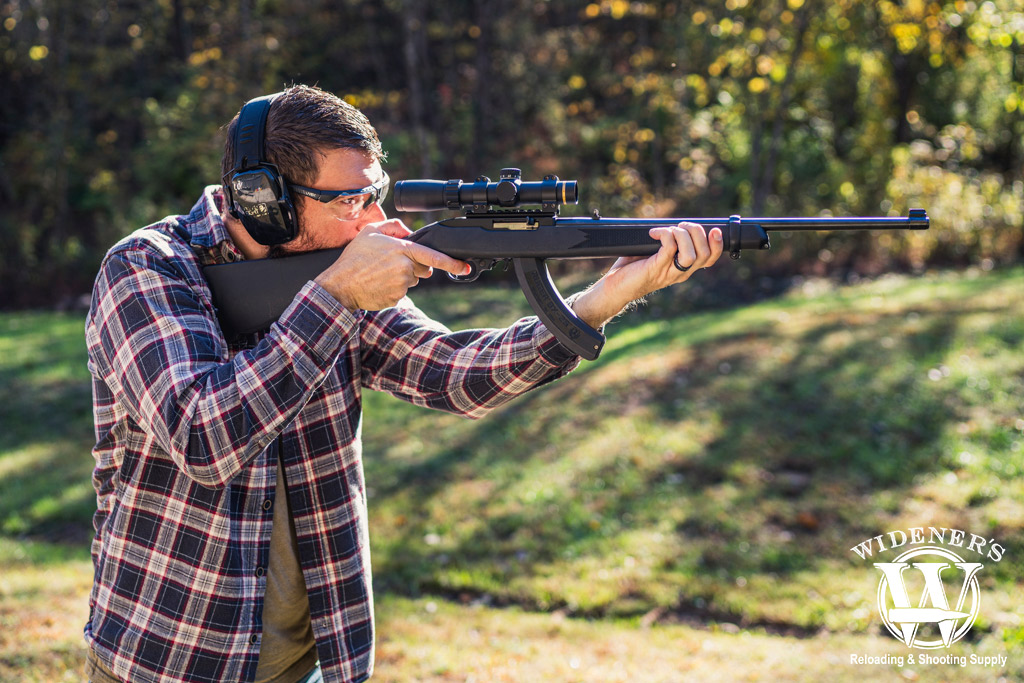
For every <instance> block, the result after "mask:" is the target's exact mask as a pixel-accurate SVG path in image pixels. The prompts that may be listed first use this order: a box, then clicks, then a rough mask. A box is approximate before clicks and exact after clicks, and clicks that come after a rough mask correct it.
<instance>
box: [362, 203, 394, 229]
mask: <svg viewBox="0 0 1024 683" xmlns="http://www.w3.org/2000/svg"><path fill="white" fill-rule="evenodd" d="M387 218H388V217H387V214H385V213H384V207H382V206H381V205H380V204H378V203H377V202H374V203H373V204H371V205H370V207H369V208H368V209H366V210H365V211H363V215H362V216H360V217H359V223H360V226H359V227H363V226H364V225H367V224H369V223H380V222H381V221H384V220H387Z"/></svg>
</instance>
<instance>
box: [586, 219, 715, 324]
mask: <svg viewBox="0 0 1024 683" xmlns="http://www.w3.org/2000/svg"><path fill="white" fill-rule="evenodd" d="M650 235H651V237H652V238H653V239H656V240H658V241H660V242H661V248H660V249H659V250H658V252H657V253H656V254H654V255H653V256H650V257H646V258H645V257H642V256H639V257H637V256H633V257H624V258H620V259H619V260H617V261H616V262H615V264H614V265H613V266H612V267H611V270H609V271H608V272H607V273H605V275H604V277H602V278H601V279H600V280H599V281H598V282H597V283H596V284H594V286H593V287H591V288H590V289H588V290H587V291H586V292H584V293H583V294H581V295H580V296H579V297H577V298H576V300H575V301H574V302H573V306H572V307H573V310H574V311H575V312H576V315H578V316H579V317H580V318H581V319H582V320H583V321H584V322H585V323H587V324H588V325H590V326H591V327H594V328H599V327H601V326H602V325H604V324H605V323H607V322H608V321H609V320H611V319H612V318H614V317H615V316H617V315H618V314H619V313H620V312H622V309H623V308H625V307H626V306H627V305H629V303H630V302H632V301H635V300H637V299H640V298H642V297H644V296H647V295H648V294H650V293H651V292H656V291H658V290H659V289H663V288H665V287H669V286H671V285H675V284H679V283H680V282H685V281H686V280H689V279H690V276H691V275H693V274H694V273H695V272H697V271H698V270H701V269H702V268H707V267H709V266H711V265H713V264H714V263H715V262H716V261H718V258H719V257H720V256H721V255H722V231H721V229H720V228H712V229H711V231H710V233H707V232H705V230H704V228H703V227H702V226H700V225H697V224H696V223H680V224H679V225H676V226H668V227H663V228H652V229H651V232H650Z"/></svg>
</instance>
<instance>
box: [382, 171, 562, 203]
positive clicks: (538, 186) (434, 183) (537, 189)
mask: <svg viewBox="0 0 1024 683" xmlns="http://www.w3.org/2000/svg"><path fill="white" fill-rule="evenodd" d="M521 177H522V173H521V172H520V170H519V169H518V168H503V169H501V176H500V177H499V179H498V182H496V183H494V182H491V179H490V178H488V177H487V176H480V177H479V178H477V179H476V182H472V183H464V182H462V181H461V180H448V181H444V180H400V181H398V182H397V183H395V208H396V209H398V210H399V211H441V210H443V209H451V210H454V211H461V210H477V211H486V210H487V207H488V206H492V205H497V206H501V207H506V208H513V207H517V206H519V205H520V204H541V205H542V206H543V207H544V209H545V210H552V211H557V207H558V206H559V205H561V204H576V203H577V202H578V201H579V195H578V193H577V189H576V181H575V180H559V179H558V176H556V175H549V176H545V177H544V180H540V181H527V182H523V181H522V180H521V179H520V178H521Z"/></svg>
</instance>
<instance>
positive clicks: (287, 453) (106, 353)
mask: <svg viewBox="0 0 1024 683" xmlns="http://www.w3.org/2000/svg"><path fill="white" fill-rule="evenodd" d="M223 201H224V200H223V196H222V193H221V191H220V189H219V187H217V186H211V187H209V188H207V189H206V191H205V192H204V195H203V197H202V198H201V199H200V200H199V201H198V202H197V203H196V205H195V207H194V208H193V209H192V212H191V213H190V214H189V215H188V216H173V217H169V218H167V219H165V220H164V221H162V222H160V223H157V224H155V225H153V226H150V227H148V228H143V229H141V230H139V231H137V232H136V233H134V234H132V235H130V236H128V237H126V238H125V239H124V240H122V241H121V242H119V243H118V244H117V245H116V246H114V247H113V248H112V249H111V250H110V252H109V253H108V254H107V256H106V258H105V259H104V261H103V264H102V266H101V269H100V272H99V275H98V277H97V280H96V285H95V288H94V291H93V299H92V307H91V309H90V312H89V316H88V319H87V322H86V339H87V342H88V347H89V370H90V372H91V373H92V377H93V409H94V416H95V426H96V446H95V447H94V449H93V456H94V458H95V460H96V466H95V470H94V473H93V484H94V486H95V488H96V494H97V511H96V513H95V515H94V519H93V524H94V527H95V531H96V533H95V537H94V539H93V543H92V556H93V563H94V569H95V577H94V584H93V589H92V593H91V596H90V617H89V622H88V623H87V624H86V626H85V637H86V640H87V641H88V644H89V646H90V648H91V649H92V651H93V653H94V654H95V656H97V657H98V658H99V660H100V661H101V662H102V663H103V664H105V665H106V666H107V668H109V669H110V670H111V671H113V672H114V673H116V674H117V675H118V676H119V677H121V678H123V679H125V680H131V681H136V682H150V681H247V680H251V679H252V677H253V675H254V673H255V671H256V663H257V658H258V654H259V648H260V631H261V619H262V606H263V596H264V593H265V590H266V576H265V567H266V566H267V562H268V559H269V557H268V556H269V546H270V531H271V521H272V519H273V505H274V495H275V473H276V467H277V462H278V459H281V461H282V463H283V466H284V470H285V476H286V478H287V482H288V495H289V502H290V504H291V509H292V514H293V516H294V522H295V531H296V534H297V537H298V545H299V555H300V558H299V559H300V564H301V567H302V573H303V577H304V578H305V582H306V586H307V590H308V593H309V604H310V612H311V618H312V626H313V632H314V635H315V638H316V646H317V653H318V655H319V657H320V662H321V666H322V668H323V673H324V678H325V680H328V681H361V680H365V679H367V678H368V677H369V676H370V674H371V672H372V669H373V640H374V632H373V597H372V591H371V578H370V557H369V544H368V539H367V512H366V493H365V491H366V489H365V487H364V482H363V468H362V454H361V449H360V425H361V402H360V391H361V389H362V388H363V387H367V388H370V389H376V390H382V391H387V392H389V393H391V394H393V395H396V396H399V397H401V398H403V399H406V400H408V401H411V402H413V403H415V404H418V405H423V406H429V407H431V408H438V409H441V410H446V411H450V412H453V413H457V414H460V415H465V416H468V417H479V416H481V415H483V414H484V413H486V412H487V411H488V410H490V409H492V408H495V407H496V406H499V405H501V404H503V403H505V402H506V401H508V400H510V399H512V398H513V397H515V396H517V395H519V394H522V393H524V392H526V391H528V390H530V389H532V388H534V387H536V386H539V385H541V384H544V383H546V382H548V381H551V380H553V379H556V378H557V377H560V376H562V375H564V374H565V373H566V372H568V371H569V370H571V369H572V368H573V367H575V365H576V364H577V363H578V362H579V359H578V357H576V356H573V355H572V354H571V353H570V352H569V351H568V350H567V349H565V348H564V347H563V346H562V345H561V344H559V343H558V342H557V341H556V340H555V339H554V338H553V337H552V336H551V334H550V333H549V332H548V331H547V330H546V329H545V328H544V326H543V325H541V324H540V323H539V322H538V321H537V320H536V319H535V318H525V319H523V320H520V321H518V322H517V323H515V324H514V325H512V326H511V327H510V328H508V329H507V330H471V331H465V332H456V333H452V332H450V331H449V330H447V329H446V328H444V327H443V326H441V325H439V324H438V323H436V322H434V321H432V320H430V319H428V318H427V317H426V316H424V315H423V314H422V313H421V312H420V311H419V310H417V309H416V308H415V306H414V305H413V304H412V302H410V301H409V300H408V299H405V300H403V301H402V302H400V303H399V305H398V306H396V307H394V308H390V309H387V310H384V311H380V312H374V313H370V312H366V311H349V310H346V309H345V308H343V307H342V306H341V305H339V304H338V302H337V301H335V300H334V299H333V298H332V297H331V296H330V295H329V294H328V293H327V292H326V291H325V290H323V289H322V288H320V286H319V285H317V284H316V283H314V282H308V283H306V285H305V286H304V287H303V288H302V290H301V291H300V292H299V293H298V294H297V295H296V297H295V299H294V300H293V302H292V304H291V305H290V306H289V308H288V309H287V310H286V311H285V312H284V314H282V316H281V318H280V319H279V320H278V322H277V323H275V324H274V325H273V326H272V327H271V328H270V330H269V331H268V332H267V333H266V334H265V335H261V338H260V339H258V340H253V343H254V345H251V347H250V348H238V347H233V346H229V345H228V343H227V342H226V340H225V338H224V336H223V334H222V333H221V330H220V327H219V325H218V323H217V317H216V314H215V311H214V308H213V305H212V300H211V295H210V290H209V288H208V286H207V284H206V281H205V280H204V279H203V277H202V274H201V271H200V267H201V265H204V264H206V263H211V262H223V261H224V260H234V259H238V258H241V255H240V253H239V252H238V251H237V250H236V249H235V247H234V245H233V244H232V243H231V241H230V239H229V238H228V233H227V231H226V229H225V227H224V224H223V222H222V220H221V210H222V209H223Z"/></svg>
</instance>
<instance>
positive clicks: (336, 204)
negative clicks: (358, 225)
mask: <svg viewBox="0 0 1024 683" xmlns="http://www.w3.org/2000/svg"><path fill="white" fill-rule="evenodd" d="M288 187H289V189H291V190H292V192H294V193H295V194H301V195H302V196H303V197H309V198H310V199H315V200H317V201H318V202H323V203H324V204H327V205H328V206H331V207H333V208H335V209H338V210H339V211H340V212H341V213H342V214H344V215H343V216H342V217H343V218H355V217H357V216H359V214H361V213H362V212H363V211H365V210H366V209H368V208H370V207H371V206H373V205H374V204H380V203H381V202H383V201H384V198H385V197H387V196H388V189H389V188H390V187H391V178H390V177H389V176H388V174H387V172H386V171H385V172H384V177H383V178H381V179H380V180H378V181H377V182H375V183H374V184H372V185H367V186H366V187H361V188H359V189H358V190H318V189H316V188H313V187H303V186H302V185H292V184H291V183H289V184H288Z"/></svg>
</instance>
